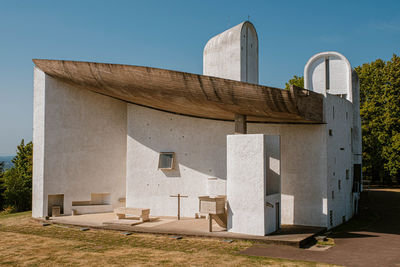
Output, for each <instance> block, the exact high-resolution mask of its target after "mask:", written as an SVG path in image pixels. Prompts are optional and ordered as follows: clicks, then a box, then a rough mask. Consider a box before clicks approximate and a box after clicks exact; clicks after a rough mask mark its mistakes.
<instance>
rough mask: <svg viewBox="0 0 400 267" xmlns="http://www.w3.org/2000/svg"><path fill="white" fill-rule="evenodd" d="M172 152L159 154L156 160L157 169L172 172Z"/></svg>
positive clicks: (173, 155)
mask: <svg viewBox="0 0 400 267" xmlns="http://www.w3.org/2000/svg"><path fill="white" fill-rule="evenodd" d="M174 157H175V153H174V152H161V153H160V158H159V160H158V168H159V169H161V170H172V169H173V168H174Z"/></svg>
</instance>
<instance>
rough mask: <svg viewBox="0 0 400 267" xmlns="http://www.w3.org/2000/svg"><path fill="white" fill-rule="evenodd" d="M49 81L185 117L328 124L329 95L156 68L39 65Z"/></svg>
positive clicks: (65, 63)
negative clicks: (243, 117) (325, 109)
mask: <svg viewBox="0 0 400 267" xmlns="http://www.w3.org/2000/svg"><path fill="white" fill-rule="evenodd" d="M33 62H34V63H35V64H36V66H37V67H38V68H39V69H41V70H42V71H43V72H45V73H46V74H48V75H49V76H51V77H53V78H56V79H59V80H61V81H64V82H66V83H69V84H73V85H75V86H77V87H79V88H82V89H86V90H91V91H93V92H96V93H99V94H103V95H106V96H110V97H113V98H116V99H119V100H122V101H126V102H129V103H134V104H138V105H142V106H146V107H150V108H155V109H159V110H163V111H167V112H173V113H177V114H182V115H188V116H195V117H201V118H208V119H219V120H232V121H233V120H234V116H235V114H242V115H246V116H247V121H249V122H274V123H323V95H321V94H317V93H314V92H312V91H308V90H305V89H302V88H297V87H292V88H291V89H290V90H282V89H279V88H273V87H267V86H261V85H256V84H250V83H245V82H238V81H233V80H228V79H221V78H217V77H211V76H204V75H198V74H192V73H185V72H179V71H172V70H166V69H157V68H150V67H141V66H131V65H120V64H105V63H93V62H81V61H65V60H45V59H34V60H33Z"/></svg>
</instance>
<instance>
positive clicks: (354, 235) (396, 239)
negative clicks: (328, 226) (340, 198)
mask: <svg viewBox="0 0 400 267" xmlns="http://www.w3.org/2000/svg"><path fill="white" fill-rule="evenodd" d="M399 235H400V190H399V189H395V190H390V189H374V190H368V191H365V192H363V193H362V196H361V200H360V208H359V213H358V214H357V215H356V216H355V217H354V218H353V219H351V220H350V221H348V222H346V223H345V224H343V225H340V226H339V227H336V228H334V229H332V230H331V233H330V234H329V237H330V238H333V239H334V241H335V246H334V247H332V248H330V249H328V250H324V251H310V250H304V249H296V248H289V247H284V246H281V247H279V246H260V245H256V246H253V247H251V248H248V249H246V250H245V251H243V252H242V253H243V254H246V255H253V256H266V257H277V258H284V259H297V260H308V261H316V262H324V263H331V264H339V265H345V266H399V264H400V253H399V251H400V236H399Z"/></svg>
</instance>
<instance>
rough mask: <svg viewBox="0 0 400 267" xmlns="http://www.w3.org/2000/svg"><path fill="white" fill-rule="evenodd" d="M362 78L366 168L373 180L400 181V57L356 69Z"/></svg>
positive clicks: (362, 116) (377, 61)
mask: <svg viewBox="0 0 400 267" xmlns="http://www.w3.org/2000/svg"><path fill="white" fill-rule="evenodd" d="M356 71H357V74H358V76H359V78H360V114H361V119H362V133H363V171H364V176H365V177H366V178H368V179H371V180H380V181H383V182H387V183H391V182H392V181H394V180H397V181H398V182H400V57H398V56H397V55H395V54H394V55H393V57H392V58H391V60H390V61H387V62H385V61H383V60H381V59H378V60H375V61H374V62H371V63H365V64H363V65H362V66H359V67H357V68H356Z"/></svg>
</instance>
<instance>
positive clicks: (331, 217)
mask: <svg viewBox="0 0 400 267" xmlns="http://www.w3.org/2000/svg"><path fill="white" fill-rule="evenodd" d="M329 224H330V225H331V226H332V225H333V211H332V210H330V211H329Z"/></svg>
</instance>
